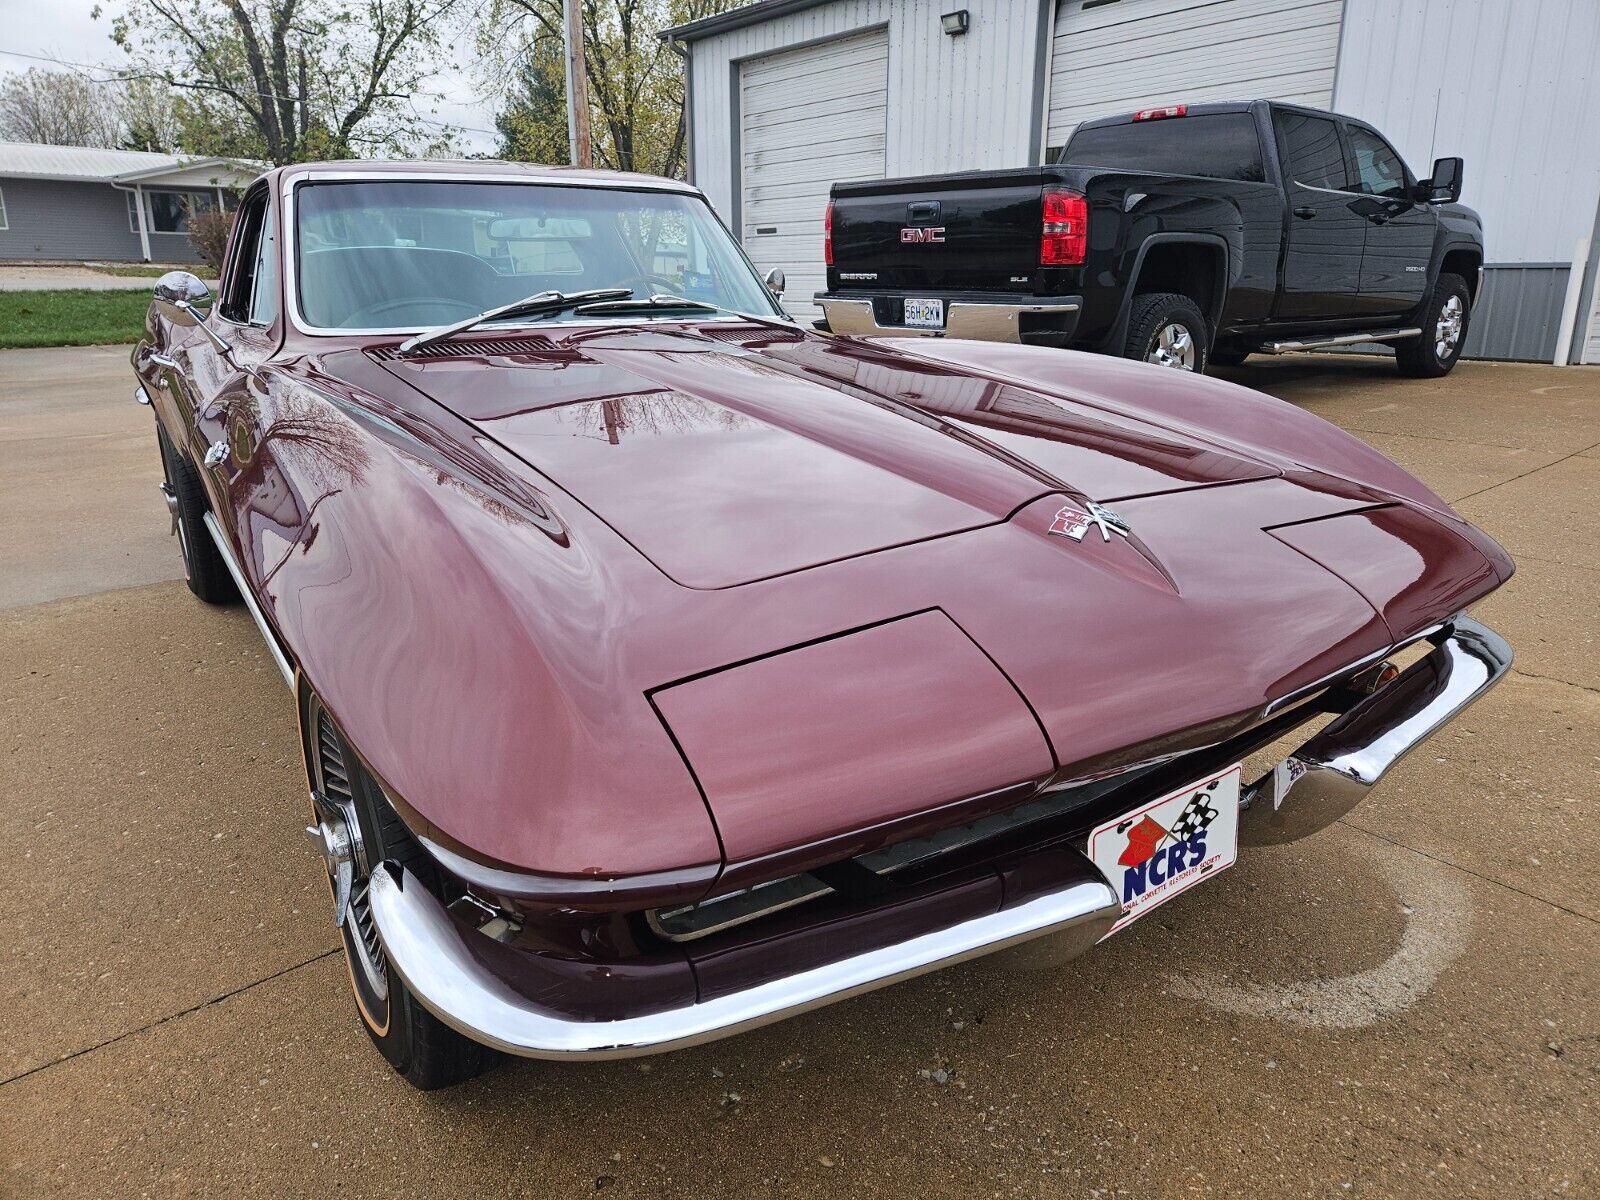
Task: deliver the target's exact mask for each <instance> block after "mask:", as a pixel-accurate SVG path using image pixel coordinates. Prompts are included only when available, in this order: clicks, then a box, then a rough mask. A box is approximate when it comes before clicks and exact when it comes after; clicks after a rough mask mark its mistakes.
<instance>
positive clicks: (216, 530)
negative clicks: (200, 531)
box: [201, 513, 294, 688]
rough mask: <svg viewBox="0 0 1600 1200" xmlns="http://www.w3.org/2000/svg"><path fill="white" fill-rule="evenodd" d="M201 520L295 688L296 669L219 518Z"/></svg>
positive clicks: (206, 517) (212, 517)
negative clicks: (240, 563)
mask: <svg viewBox="0 0 1600 1200" xmlns="http://www.w3.org/2000/svg"><path fill="white" fill-rule="evenodd" d="M201 519H202V520H204V521H205V523H206V531H207V532H208V533H210V534H211V540H212V541H213V542H215V543H216V545H217V553H218V554H220V555H222V561H223V562H224V563H225V564H227V567H228V574H229V575H232V576H233V582H234V584H235V585H236V586H237V587H238V589H239V595H240V596H241V597H242V598H243V599H244V606H245V607H246V608H248V609H249V610H250V616H251V617H253V618H254V619H255V623H256V628H257V629H259V630H260V631H261V636H262V638H263V639H264V640H265V641H266V643H267V650H268V652H270V653H271V655H272V661H273V662H275V663H277V664H278V670H279V671H280V672H282V673H283V681H284V682H285V683H287V684H288V685H289V686H290V687H291V688H293V687H294V668H293V667H291V666H290V665H289V658H288V656H287V655H286V654H284V652H283V647H282V646H280V645H279V644H278V635H277V634H275V633H273V632H272V626H270V625H268V624H267V619H266V617H264V616H262V615H261V609H260V607H259V606H258V605H257V604H256V598H255V596H254V595H253V594H252V593H251V591H250V585H249V584H248V583H246V582H245V578H244V572H243V571H241V570H240V569H239V564H238V562H237V561H236V560H235V559H234V557H233V548H232V547H231V546H229V545H228V539H227V537H226V536H224V534H223V532H222V526H220V525H218V524H217V518H216V517H215V516H213V515H212V514H211V513H206V514H205V516H204V517H202V518H201Z"/></svg>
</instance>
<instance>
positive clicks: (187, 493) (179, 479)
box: [156, 421, 239, 604]
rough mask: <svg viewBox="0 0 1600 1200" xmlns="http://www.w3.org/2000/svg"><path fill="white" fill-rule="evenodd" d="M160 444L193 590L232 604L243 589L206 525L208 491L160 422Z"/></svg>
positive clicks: (165, 488)
mask: <svg viewBox="0 0 1600 1200" xmlns="http://www.w3.org/2000/svg"><path fill="white" fill-rule="evenodd" d="M156 443H157V445H159V446H160V447H161V469H162V472H163V474H165V476H166V479H165V480H164V481H163V482H162V484H161V494H162V496H164V497H165V498H166V501H167V510H168V511H169V512H170V513H171V514H172V532H173V533H175V534H177V535H178V552H179V553H180V554H182V555H183V575H184V579H185V581H186V582H187V583H188V584H189V590H190V591H191V592H193V593H194V594H195V595H196V596H199V597H200V599H202V600H204V601H205V602H206V603H207V604H232V603H233V602H234V601H235V600H237V599H238V598H239V589H238V587H237V586H236V585H235V584H234V582H233V576H232V575H230V574H229V573H228V564H227V563H225V562H223V561H222V554H221V553H220V552H219V551H218V550H217V546H216V543H215V542H213V541H212V540H211V531H210V530H208V529H207V528H206V526H205V514H206V491H205V488H204V487H202V486H201V484H200V477H199V476H198V475H196V474H195V471H194V468H193V467H192V466H190V465H189V462H188V460H186V459H185V458H184V457H183V455H181V454H179V453H178V451H177V449H176V448H175V447H174V446H173V444H172V440H171V439H170V438H168V437H167V431H166V429H165V428H163V427H162V425H161V422H159V421H157V422H156Z"/></svg>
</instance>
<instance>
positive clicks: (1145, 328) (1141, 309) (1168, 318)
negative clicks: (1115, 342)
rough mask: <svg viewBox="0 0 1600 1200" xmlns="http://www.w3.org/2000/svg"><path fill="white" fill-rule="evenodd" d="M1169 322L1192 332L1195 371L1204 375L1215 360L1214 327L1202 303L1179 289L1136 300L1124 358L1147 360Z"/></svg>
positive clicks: (1190, 334)
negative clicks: (1213, 347) (1212, 349)
mask: <svg viewBox="0 0 1600 1200" xmlns="http://www.w3.org/2000/svg"><path fill="white" fill-rule="evenodd" d="M1168 325H1182V326H1183V327H1184V328H1185V329H1187V330H1188V331H1189V337H1190V339H1191V340H1192V341H1193V342H1194V345H1195V365H1194V370H1193V372H1192V373H1193V374H1195V375H1200V374H1204V372H1205V369H1206V366H1207V365H1208V364H1209V362H1210V361H1211V329H1210V326H1209V325H1208V324H1207V323H1206V319H1205V315H1204V314H1203V313H1201V311H1200V308H1199V306H1198V305H1197V304H1195V302H1194V301H1193V300H1191V299H1189V297H1187V296H1184V295H1180V294H1179V293H1177V292H1157V293H1154V294H1152V295H1148V296H1139V297H1137V298H1136V299H1135V300H1134V303H1133V310H1132V312H1131V313H1130V314H1129V318H1128V337H1127V340H1126V342H1125V343H1124V348H1123V357H1124V358H1131V359H1134V360H1136V361H1138V362H1147V361H1148V359H1149V355H1150V351H1151V350H1152V349H1153V348H1154V347H1155V341H1156V338H1157V336H1158V335H1159V334H1160V332H1161V330H1163V329H1165V328H1166V327H1167V326H1168ZM1150 365H1155V364H1150ZM1167 369H1168V370H1170V369H1171V368H1167Z"/></svg>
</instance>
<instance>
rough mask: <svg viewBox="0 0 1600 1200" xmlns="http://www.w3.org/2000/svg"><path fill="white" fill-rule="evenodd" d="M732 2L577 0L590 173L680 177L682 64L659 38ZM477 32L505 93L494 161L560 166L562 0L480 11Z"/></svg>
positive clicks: (519, 0)
mask: <svg viewBox="0 0 1600 1200" xmlns="http://www.w3.org/2000/svg"><path fill="white" fill-rule="evenodd" d="M734 3H735V0H582V16H583V38H584V53H585V66H586V69H587V71H586V73H587V75H588V80H589V105H590V125H591V127H592V130H593V138H594V156H595V165H596V166H603V167H610V168H612V169H614V170H618V171H645V172H648V173H649V174H652V175H668V176H673V177H681V176H682V175H683V172H684V148H685V133H684V123H683V65H682V62H681V60H680V59H679V58H678V56H677V54H676V53H675V52H674V51H673V50H672V48H671V47H670V46H668V45H666V44H665V43H663V42H662V41H661V40H660V38H659V37H658V36H657V35H658V34H660V32H661V31H662V30H663V29H667V28H670V27H671V26H673V25H680V24H682V23H683V22H685V21H692V20H695V19H696V18H698V17H703V16H707V15H709V14H711V13H714V12H721V11H723V10H724V9H728V8H732V7H733V6H734ZM478 28H479V34H478V44H479V49H480V50H481V51H482V52H483V57H484V60H485V62H486V63H487V64H488V69H489V70H490V71H491V72H493V74H494V76H495V77H496V78H499V79H504V80H507V81H508V84H509V86H508V88H507V91H506V93H505V95H504V108H503V109H502V111H501V114H500V116H499V118H498V119H497V120H496V122H495V124H496V126H497V128H498V129H499V131H500V152H501V154H502V155H505V156H507V157H513V158H533V159H535V160H537V161H545V162H550V161H555V162H564V161H566V160H567V157H568V154H567V113H566V78H565V59H564V46H565V36H564V30H565V28H566V26H565V23H564V21H563V19H562V6H561V0H487V3H485V4H483V5H482V7H481V8H480V10H479V27H478ZM508 33H509V34H511V35H512V36H507V35H508Z"/></svg>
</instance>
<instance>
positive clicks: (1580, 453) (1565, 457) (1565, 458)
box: [1451, 442, 1600, 504]
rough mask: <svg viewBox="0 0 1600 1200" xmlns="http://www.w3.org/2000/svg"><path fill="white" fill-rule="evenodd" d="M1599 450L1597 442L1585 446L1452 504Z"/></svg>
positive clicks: (1471, 493)
mask: <svg viewBox="0 0 1600 1200" xmlns="http://www.w3.org/2000/svg"><path fill="white" fill-rule="evenodd" d="M1597 448H1600V442H1596V443H1594V445H1592V446H1584V447H1583V448H1582V449H1580V450H1574V451H1573V452H1572V453H1571V454H1563V455H1562V456H1561V457H1560V458H1558V459H1556V460H1555V461H1554V462H1547V463H1545V464H1544V465H1543V466H1541V467H1534V468H1533V469H1532V470H1531V471H1524V472H1523V473H1522V474H1520V475H1513V476H1512V477H1511V478H1510V479H1502V480H1501V481H1500V482H1499V483H1491V484H1490V485H1489V486H1488V487H1485V488H1479V489H1478V490H1477V491H1475V492H1468V493H1467V494H1466V495H1465V496H1462V497H1461V498H1460V499H1458V500H1452V501H1451V503H1452V504H1460V503H1461V502H1462V501H1464V500H1471V499H1472V498H1473V497H1474V496H1481V495H1483V494H1484V493H1485V492H1492V491H1494V490H1495V488H1503V487H1505V486H1506V484H1508V483H1515V482H1517V480H1519V479H1526V478H1527V477H1528V476H1529V475H1537V474H1538V473H1539V472H1540V471H1548V470H1549V469H1550V468H1551V467H1559V466H1560V465H1561V464H1562V463H1564V462H1567V461H1568V460H1570V459H1574V458H1582V457H1583V456H1584V455H1586V454H1588V453H1589V451H1591V450H1594V449H1597Z"/></svg>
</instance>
